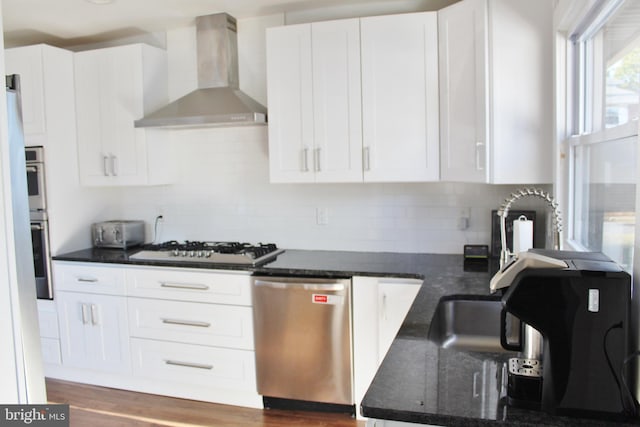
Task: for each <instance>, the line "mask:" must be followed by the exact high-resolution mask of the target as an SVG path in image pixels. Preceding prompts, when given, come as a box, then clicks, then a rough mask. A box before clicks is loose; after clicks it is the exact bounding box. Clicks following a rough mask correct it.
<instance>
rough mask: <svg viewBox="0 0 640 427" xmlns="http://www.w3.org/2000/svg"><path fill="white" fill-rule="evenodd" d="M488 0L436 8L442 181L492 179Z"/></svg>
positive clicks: (481, 180) (468, 1) (475, 0)
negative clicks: (487, 54) (487, 30)
mask: <svg viewBox="0 0 640 427" xmlns="http://www.w3.org/2000/svg"><path fill="white" fill-rule="evenodd" d="M486 21H487V7H486V0H464V1H461V2H459V3H455V4H453V5H451V6H449V7H446V8H444V9H441V10H439V11H438V35H439V52H440V119H441V120H440V141H441V150H442V152H441V158H442V162H441V179H442V180H443V181H463V182H486V181H487V180H488V167H489V165H488V161H487V159H488V147H487V144H488V142H489V141H488V134H487V111H488V109H487V93H486V88H487V84H488V81H487V66H486V64H487V57H486V51H487V32H486Z"/></svg>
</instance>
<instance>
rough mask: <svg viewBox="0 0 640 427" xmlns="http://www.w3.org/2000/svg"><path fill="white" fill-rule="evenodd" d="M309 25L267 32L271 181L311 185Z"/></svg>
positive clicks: (311, 103) (311, 138)
mask: <svg viewBox="0 0 640 427" xmlns="http://www.w3.org/2000/svg"><path fill="white" fill-rule="evenodd" d="M311 67H312V63H311V25H310V24H302V25H289V26H285V27H276V28H269V29H267V91H268V96H269V171H270V178H271V182H313V181H314V180H315V174H314V172H313V160H312V155H313V98H312V90H313V88H312V74H311Z"/></svg>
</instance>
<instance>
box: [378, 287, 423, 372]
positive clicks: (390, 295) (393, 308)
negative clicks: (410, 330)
mask: <svg viewBox="0 0 640 427" xmlns="http://www.w3.org/2000/svg"><path fill="white" fill-rule="evenodd" d="M420 285H421V284H420V283H418V282H416V283H397V281H392V282H390V281H385V280H380V282H379V283H378V319H379V320H378V363H381V362H382V359H384V357H385V355H386V354H387V351H389V347H391V343H392V342H393V340H394V339H395V337H396V335H397V334H398V330H399V329H400V327H401V326H402V322H403V321H404V318H405V317H407V312H408V311H409V308H411V304H413V300H414V299H415V298H416V295H417V294H418V291H419V290H420Z"/></svg>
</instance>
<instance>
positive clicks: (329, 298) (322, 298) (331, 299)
mask: <svg viewBox="0 0 640 427" xmlns="http://www.w3.org/2000/svg"><path fill="white" fill-rule="evenodd" d="M311 301H312V302H313V303H314V304H329V305H338V304H342V296H340V295H323V294H313V295H311Z"/></svg>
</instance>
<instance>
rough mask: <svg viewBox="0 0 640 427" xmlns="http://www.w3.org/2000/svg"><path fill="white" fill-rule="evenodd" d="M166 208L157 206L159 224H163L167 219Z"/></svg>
mask: <svg viewBox="0 0 640 427" xmlns="http://www.w3.org/2000/svg"><path fill="white" fill-rule="evenodd" d="M165 216H166V215H165V213H164V206H156V220H157V221H158V222H163V221H164V218H165Z"/></svg>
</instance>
